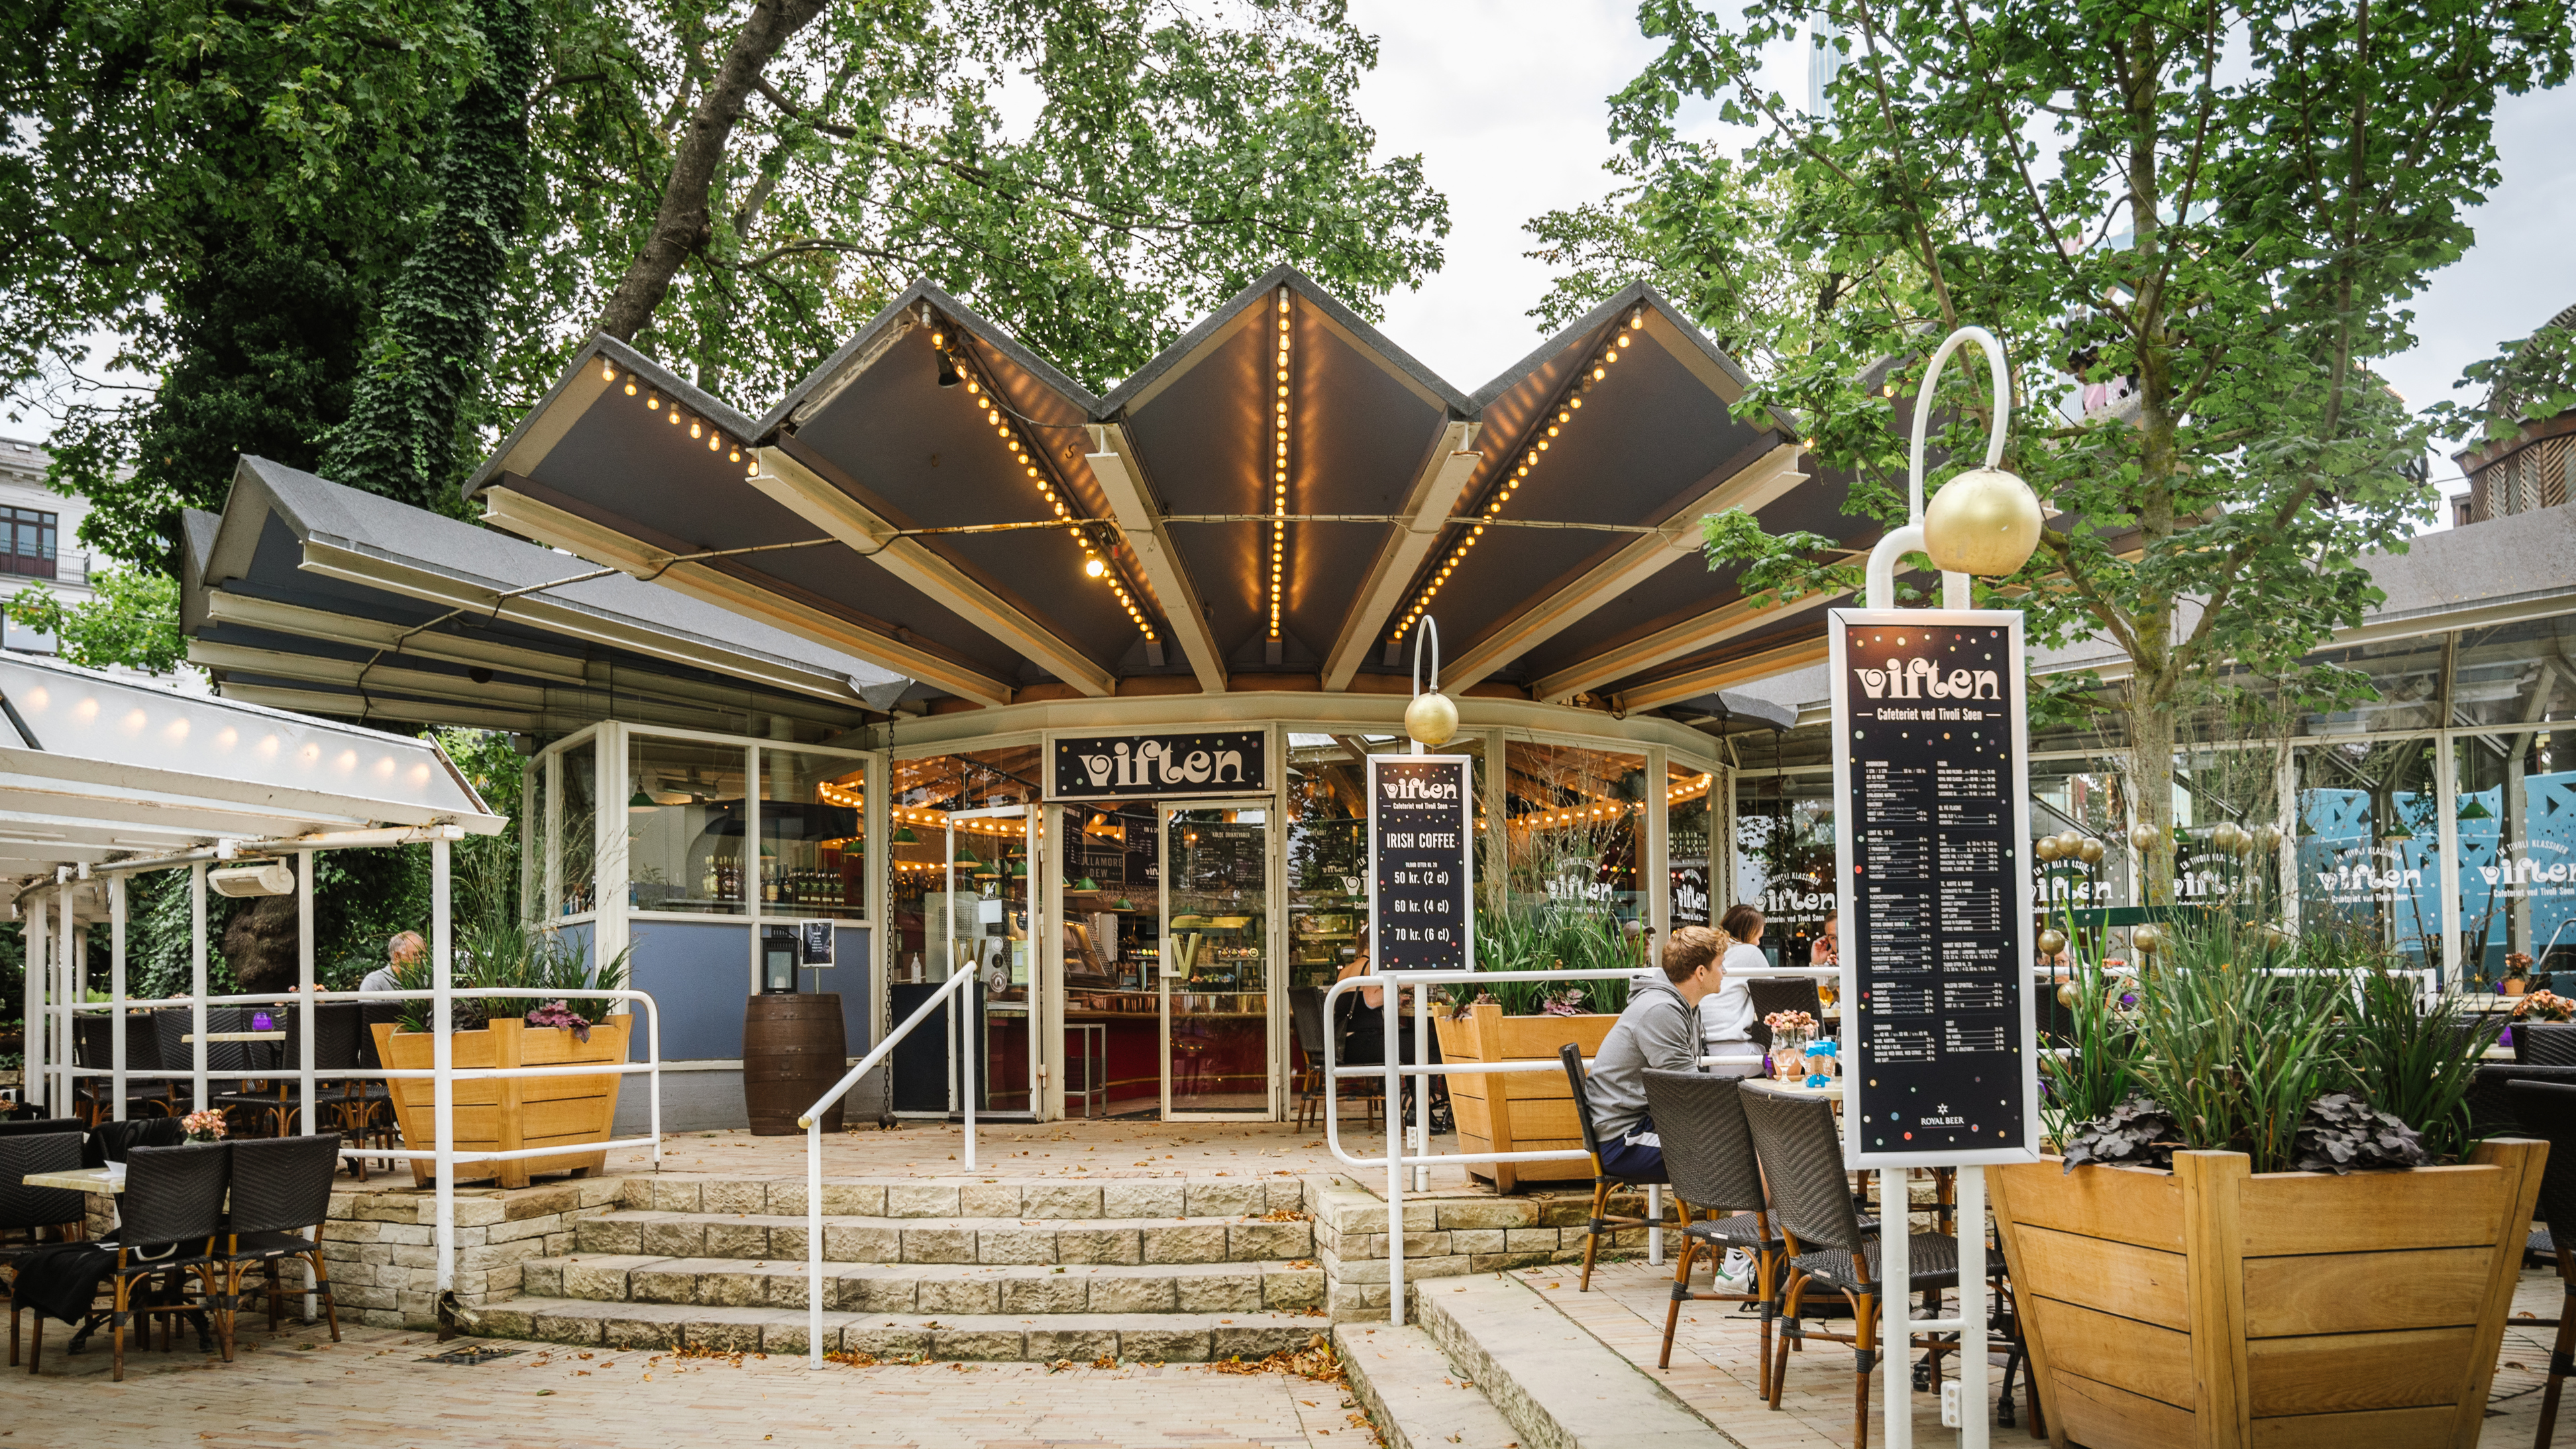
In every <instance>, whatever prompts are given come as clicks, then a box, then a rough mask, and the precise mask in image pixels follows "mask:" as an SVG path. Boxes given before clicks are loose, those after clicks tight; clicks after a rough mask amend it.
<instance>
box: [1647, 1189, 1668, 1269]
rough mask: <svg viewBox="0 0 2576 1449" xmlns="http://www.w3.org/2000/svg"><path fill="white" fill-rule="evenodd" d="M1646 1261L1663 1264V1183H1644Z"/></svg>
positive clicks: (1657, 1265) (1658, 1265)
mask: <svg viewBox="0 0 2576 1449" xmlns="http://www.w3.org/2000/svg"><path fill="white" fill-rule="evenodd" d="M1646 1261H1647V1262H1649V1263H1651V1264H1653V1265H1654V1266H1656V1267H1658V1268H1660V1267H1662V1266H1663V1265H1664V1185H1663V1184H1662V1183H1660V1182H1650V1183H1647V1184H1646Z"/></svg>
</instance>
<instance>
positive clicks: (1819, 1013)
mask: <svg viewBox="0 0 2576 1449" xmlns="http://www.w3.org/2000/svg"><path fill="white" fill-rule="evenodd" d="M1744 994H1745V996H1746V997H1747V998H1748V999H1749V1000H1751V1001H1752V1003H1753V1039H1754V1040H1755V1041H1757V1042H1759V1043H1761V1045H1762V1048H1763V1050H1765V1051H1768V1050H1770V1048H1771V1028H1769V1027H1767V1026H1765V1025H1763V1024H1762V1018H1764V1017H1766V1016H1769V1015H1770V1014H1771V1013H1773V1012H1775V1011H1803V1012H1805V1013H1806V1014H1807V1015H1809V1016H1812V1017H1814V1018H1815V1019H1816V1020H1818V1021H1823V1020H1824V1019H1825V998H1824V996H1823V994H1822V993H1820V992H1818V991H1817V990H1816V983H1815V982H1814V981H1812V980H1810V979H1809V978H1807V977H1804V976H1767V977H1766V976H1756V977H1754V978H1752V979H1751V980H1748V981H1746V982H1745V983H1744Z"/></svg>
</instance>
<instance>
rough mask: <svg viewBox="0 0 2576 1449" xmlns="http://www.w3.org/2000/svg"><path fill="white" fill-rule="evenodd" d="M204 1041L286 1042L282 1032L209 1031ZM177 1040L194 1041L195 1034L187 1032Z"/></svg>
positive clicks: (195, 1038) (284, 1034)
mask: <svg viewBox="0 0 2576 1449" xmlns="http://www.w3.org/2000/svg"><path fill="white" fill-rule="evenodd" d="M205 1039H206V1040H207V1041H210V1042H215V1041H284V1040H286V1033H284V1032H282V1031H210V1032H207V1033H206V1036H205ZM179 1040H181V1041H183V1042H189V1041H195V1040H197V1034H196V1033H195V1032H193V1031H192V1032H188V1033H186V1034H184V1035H182V1036H181V1037H180V1038H179Z"/></svg>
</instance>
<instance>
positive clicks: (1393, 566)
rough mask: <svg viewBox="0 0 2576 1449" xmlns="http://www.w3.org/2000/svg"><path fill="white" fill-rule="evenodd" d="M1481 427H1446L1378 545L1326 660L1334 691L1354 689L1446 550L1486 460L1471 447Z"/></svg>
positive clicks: (1445, 679) (1328, 682) (1329, 687)
mask: <svg viewBox="0 0 2576 1449" xmlns="http://www.w3.org/2000/svg"><path fill="white" fill-rule="evenodd" d="M1477 426H1478V425H1477V424H1475V423H1471V422H1463V421H1454V420H1453V421H1451V422H1449V423H1446V424H1444V425H1443V426H1442V427H1441V429H1440V439H1439V442H1438V443H1436V444H1435V445H1434V446H1433V447H1432V449H1431V456H1430V457H1429V458H1427V459H1425V460H1424V462H1423V465H1422V471H1421V472H1420V473H1418V474H1416V475H1415V476H1414V479H1413V487H1412V489H1411V490H1410V491H1408V492H1407V493H1406V495H1405V499H1404V506H1403V507H1402V508H1401V509H1399V510H1397V511H1398V512H1399V513H1401V514H1402V515H1403V518H1404V521H1403V522H1402V523H1401V524H1399V525H1397V526H1396V527H1395V528H1394V529H1393V530H1391V531H1389V533H1388V534H1387V536H1386V538H1385V540H1384V541H1383V542H1381V543H1380V544H1379V545H1378V549H1377V557H1376V559H1374V560H1373V561H1371V562H1370V564H1369V571H1368V576H1367V577H1366V578H1365V579H1363V580H1362V581H1361V583H1360V589H1359V593H1358V595H1357V596H1356V597H1354V598H1353V599H1352V601H1351V609H1350V612H1349V613H1348V614H1346V615H1344V616H1343V618H1342V629H1341V633H1340V634H1338V635H1336V636H1335V637H1334V639H1333V647H1332V649H1331V650H1330V652H1328V653H1326V654H1325V656H1324V688H1325V689H1326V690H1327V691H1328V692H1339V691H1341V690H1345V689H1348V688H1350V687H1351V678H1352V676H1354V675H1356V674H1358V673H1359V670H1360V666H1361V665H1362V664H1364V663H1367V662H1368V656H1369V651H1370V650H1371V649H1374V648H1376V647H1377V644H1378V639H1379V636H1380V635H1381V634H1383V633H1384V632H1385V630H1386V621H1387V620H1389V619H1391V618H1393V617H1395V611H1396V610H1398V609H1400V608H1403V607H1404V593H1405V590H1406V589H1407V588H1408V587H1410V586H1411V585H1412V583H1413V576H1414V574H1415V573H1417V572H1419V571H1420V569H1421V568H1422V561H1423V560H1424V559H1425V558H1427V557H1429V556H1430V554H1431V551H1432V550H1433V549H1436V548H1438V547H1439V546H1440V535H1441V532H1442V530H1443V529H1445V528H1447V527H1448V525H1449V516H1450V514H1452V513H1453V512H1455V511H1456V510H1457V507H1458V496H1459V494H1461V493H1463V492H1465V491H1466V487H1467V480H1468V479H1470V478H1473V477H1475V476H1476V465H1477V464H1479V463H1482V462H1483V461H1485V455H1484V454H1482V453H1473V452H1469V451H1468V445H1469V444H1471V443H1473V442H1474V441H1475V439H1476V429H1477ZM1441 683H1443V684H1444V685H1445V684H1447V683H1448V674H1447V671H1446V670H1444V671H1442V678H1441Z"/></svg>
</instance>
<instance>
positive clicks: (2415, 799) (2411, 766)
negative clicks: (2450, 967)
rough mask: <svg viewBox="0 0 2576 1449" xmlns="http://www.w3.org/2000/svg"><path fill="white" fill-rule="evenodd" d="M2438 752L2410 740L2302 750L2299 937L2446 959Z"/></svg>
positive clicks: (2297, 758)
mask: <svg viewBox="0 0 2576 1449" xmlns="http://www.w3.org/2000/svg"><path fill="white" fill-rule="evenodd" d="M2434 748H2435V746H2434V745H2433V743H2432V742H2431V741H2429V740H2421V739H2412V740H2371V741H2353V742H2351V743H2348V744H2338V745H2310V746H2302V747H2301V748H2300V749H2299V750H2298V751H2297V753H2296V755H2295V756H2294V757H2293V759H2294V762H2295V765H2296V768H2297V771H2298V791H2299V793H2298V801H2297V806H2298V810H2297V818H2298V824H2297V827H2296V828H2297V830H2298V842H2299V845H2298V860H2299V925H2300V929H2301V930H2302V931H2306V932H2316V931H2319V930H2344V931H2351V932H2354V933H2356V934H2359V935H2362V936H2364V937H2366V938H2368V939H2370V940H2375V941H2378V942H2379V943H2381V944H2382V945H2385V946H2387V947H2389V948H2390V949H2392V950H2394V951H2397V952H2399V953H2400V954H2403V955H2406V956H2411V957H2413V958H2415V964H2417V965H2419V966H2420V965H2422V964H2424V963H2425V962H2427V961H2432V962H2439V961H2440V960H2441V959H2442V952H2441V944H2440V943H2441V931H2442V902H2441V873H2440V871H2439V870H2438V869H2437V865H2438V862H2437V861H2436V859H2435V853H2436V851H2437V850H2438V848H2439V845H2438V842H2439V833H2440V829H2441V821H2440V820H2439V818H2438V815H2437V806H2438V803H2439V802H2438V801H2437V800H2436V799H2435V798H2434V792H2433V750H2434Z"/></svg>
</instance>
